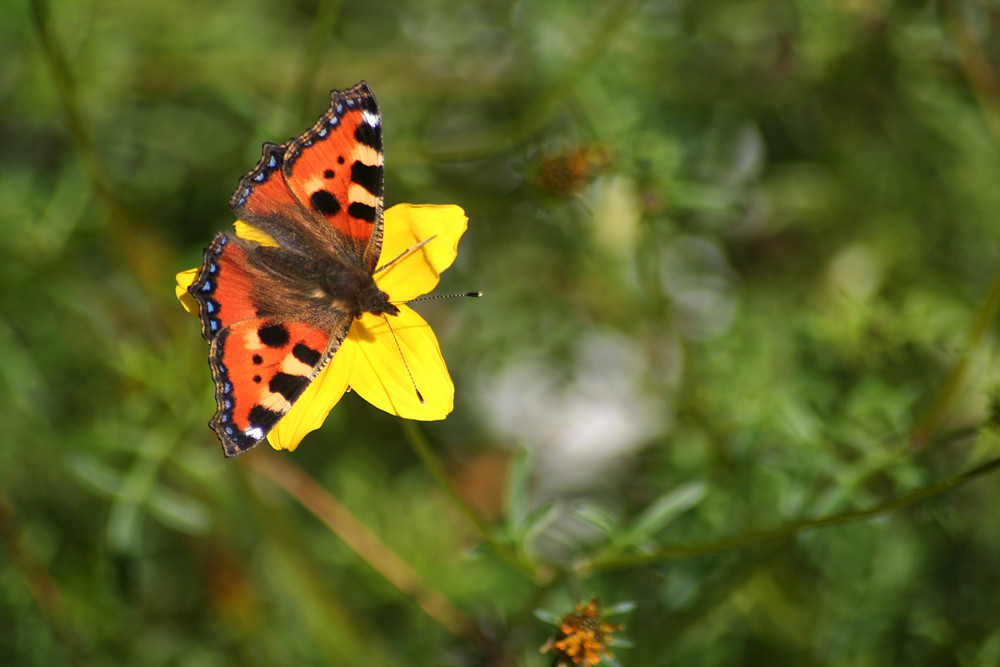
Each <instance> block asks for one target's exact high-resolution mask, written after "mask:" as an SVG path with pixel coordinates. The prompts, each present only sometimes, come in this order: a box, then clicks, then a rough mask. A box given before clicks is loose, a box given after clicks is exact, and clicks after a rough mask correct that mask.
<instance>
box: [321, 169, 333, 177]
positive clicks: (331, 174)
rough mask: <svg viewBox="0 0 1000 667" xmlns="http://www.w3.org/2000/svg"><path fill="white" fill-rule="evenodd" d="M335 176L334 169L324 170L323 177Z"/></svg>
mask: <svg viewBox="0 0 1000 667" xmlns="http://www.w3.org/2000/svg"><path fill="white" fill-rule="evenodd" d="M333 176H334V173H333V169H327V170H326V171H324V172H323V178H333Z"/></svg>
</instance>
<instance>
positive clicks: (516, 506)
mask: <svg viewBox="0 0 1000 667" xmlns="http://www.w3.org/2000/svg"><path fill="white" fill-rule="evenodd" d="M533 470H534V456H532V453H531V450H529V449H528V448H526V447H522V448H521V449H519V450H518V451H517V453H515V454H514V460H513V461H512V462H511V469H510V476H509V477H508V479H507V530H508V531H509V532H510V534H511V536H514V535H520V534H521V532H522V530H523V524H524V521H525V519H526V518H527V516H528V512H529V509H528V508H529V507H530V504H531V475H532V472H533Z"/></svg>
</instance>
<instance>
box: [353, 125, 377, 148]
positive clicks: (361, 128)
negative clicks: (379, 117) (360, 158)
mask: <svg viewBox="0 0 1000 667" xmlns="http://www.w3.org/2000/svg"><path fill="white" fill-rule="evenodd" d="M354 138H355V139H357V140H358V141H359V142H360V143H362V144H364V145H365V146H371V147H372V148H374V149H375V150H377V151H378V152H379V153H381V152H382V132H381V131H380V130H378V129H377V128H374V127H372V126H371V125H369V124H368V123H358V129H356V130H354Z"/></svg>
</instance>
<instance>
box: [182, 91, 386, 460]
mask: <svg viewBox="0 0 1000 667" xmlns="http://www.w3.org/2000/svg"><path fill="white" fill-rule="evenodd" d="M262 153H263V154H262V157H261V159H260V162H259V163H258V164H257V166H256V167H255V168H254V169H253V170H252V171H251V172H250V173H248V174H246V175H245V176H243V178H242V179H240V182H239V186H238V187H237V188H236V191H235V192H234V193H233V196H232V198H231V200H230V207H231V208H232V210H233V212H234V213H235V214H236V215H237V216H238V217H239V218H240V219H241V220H242V221H244V222H245V223H248V224H249V225H251V226H252V227H254V228H256V229H257V230H260V231H261V232H263V233H265V234H266V235H268V236H270V237H271V239H273V240H274V241H275V242H276V243H277V245H262V244H258V243H256V242H254V241H251V240H247V239H244V238H240V237H239V236H236V235H234V234H232V233H228V232H219V233H218V234H216V236H215V238H214V239H213V240H212V243H211V245H209V246H208V248H207V249H206V250H205V256H204V263H203V264H202V267H201V269H200V270H199V271H198V275H197V278H196V279H195V280H194V282H193V283H191V285H190V287H189V288H188V291H189V292H190V294H191V295H192V296H193V297H194V298H195V300H196V301H197V302H198V306H199V313H200V318H201V329H202V335H203V336H204V338H205V340H207V341H208V342H209V344H210V353H209V365H210V366H211V369H212V378H213V380H214V382H215V398H216V405H217V412H216V414H215V416H214V417H213V419H212V421H211V422H210V423H209V425H210V426H211V427H212V429H214V430H215V432H216V434H217V435H218V436H219V439H220V440H221V442H222V448H223V452H224V453H225V455H226V456H235V455H237V454H241V453H243V452H245V451H247V450H249V449H251V448H252V447H254V446H256V445H257V444H259V443H260V442H261V441H262V440H263V439H264V438H265V437H266V436H267V434H268V432H269V431H270V430H271V429H272V428H273V427H274V426H275V425H276V424H277V423H278V421H279V420H280V419H281V418H282V417H283V416H284V415H285V414H286V413H287V412H288V411H289V410H290V409H291V407H292V404H293V403H294V402H295V401H296V400H297V399H298V398H299V397H300V396H301V395H302V393H303V392H304V391H305V389H306V387H308V386H309V383H310V382H312V380H313V379H314V378H315V377H316V376H317V375H318V374H319V372H320V371H321V370H322V369H323V368H324V366H326V365H327V363H328V362H329V361H330V359H332V358H333V356H334V354H335V353H336V352H337V350H338V348H340V346H341V343H342V342H343V341H344V338H345V337H346V336H347V334H348V331H349V330H350V328H351V325H352V323H353V322H354V320H355V319H357V318H360V317H362V315H364V314H365V313H371V314H373V315H381V316H393V315H397V314H398V313H399V309H398V308H397V306H396V305H394V304H393V303H390V302H389V297H388V295H387V294H386V293H385V292H383V291H382V290H380V289H379V288H378V286H377V285H376V284H375V280H374V274H375V273H376V271H377V266H376V264H377V263H378V261H379V256H380V253H381V249H382V235H383V208H384V203H383V167H384V157H383V153H382V117H381V114H380V112H379V107H378V103H377V101H376V100H375V95H374V94H373V93H372V91H371V89H370V88H369V87H368V84H366V83H365V82H364V81H362V82H360V83H358V84H357V85H356V86H354V87H353V88H350V89H348V90H343V91H333V92H331V93H330V108H329V110H328V111H327V112H326V113H325V114H323V115H322V116H321V117H320V119H319V120H318V121H316V123H315V124H314V125H313V126H312V127H310V128H309V129H308V130H306V131H305V132H303V133H302V134H301V135H300V136H298V137H295V138H294V139H291V140H289V141H288V142H286V143H284V144H281V145H276V144H273V143H265V144H264V145H263V150H262Z"/></svg>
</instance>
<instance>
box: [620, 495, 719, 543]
mask: <svg viewBox="0 0 1000 667" xmlns="http://www.w3.org/2000/svg"><path fill="white" fill-rule="evenodd" d="M706 493H707V486H706V485H705V483H704V482H691V483H690V484H685V485H684V486H681V487H678V488H676V489H673V490H671V491H668V492H667V493H665V494H663V495H662V496H660V497H659V498H657V499H656V500H655V501H654V502H653V503H652V504H651V505H650V506H649V507H647V508H646V509H645V510H643V511H642V513H641V514H639V516H637V517H636V518H635V520H634V521H633V522H632V525H631V527H630V528H629V530H628V533H627V537H626V543H628V544H632V545H639V544H642V543H643V542H646V541H647V540H649V539H651V538H652V537H653V536H654V535H656V534H657V533H658V532H660V531H661V530H663V528H665V527H666V526H667V525H668V524H669V523H670V522H671V521H673V520H674V519H676V518H677V517H679V516H680V515H681V514H683V513H684V512H686V511H688V510H689V509H691V508H692V507H694V506H695V505H697V504H698V503H700V502H701V501H702V499H704V497H705V494H706Z"/></svg>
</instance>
